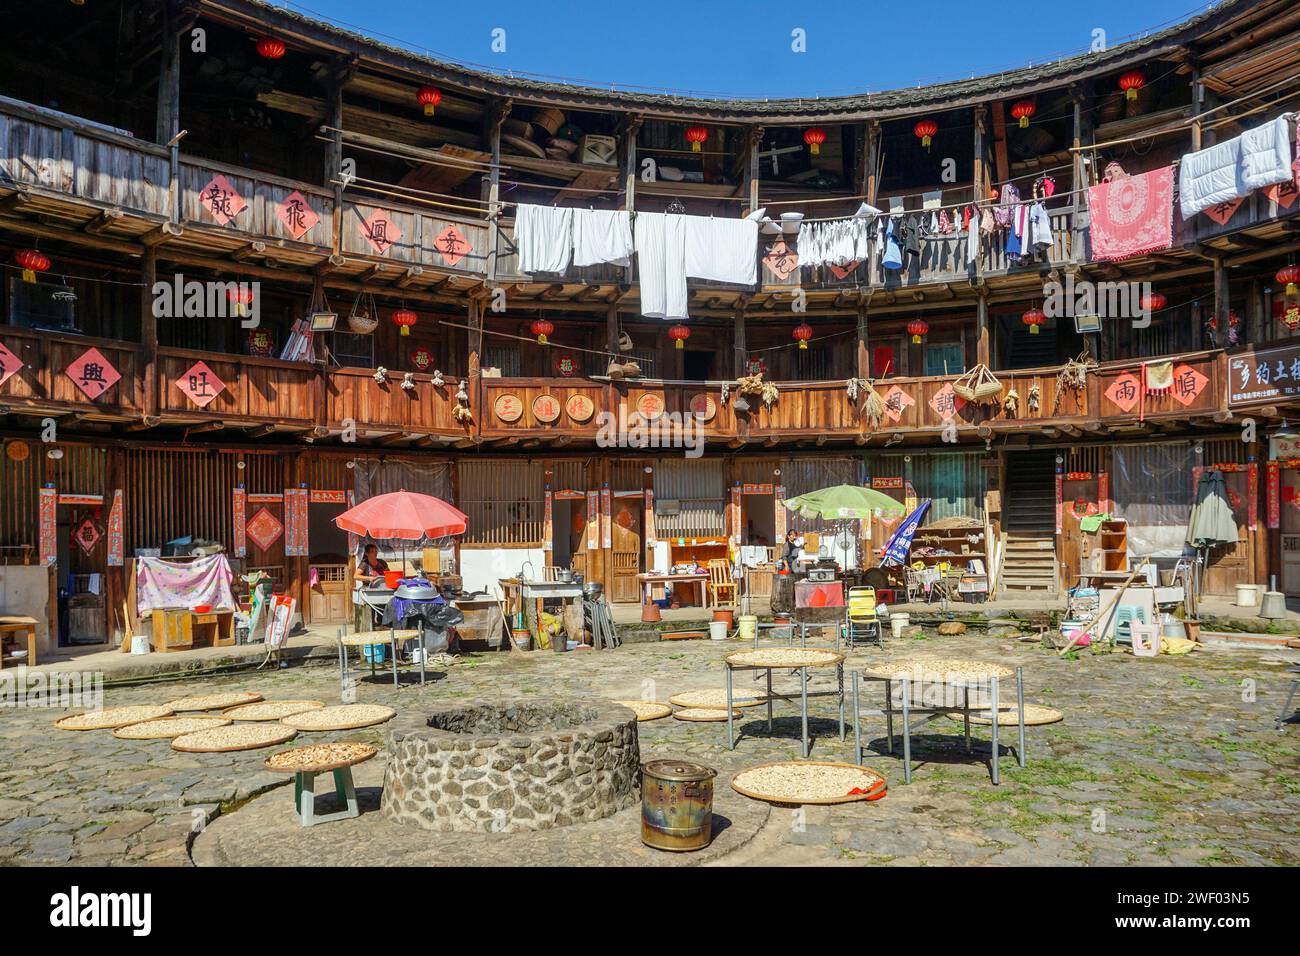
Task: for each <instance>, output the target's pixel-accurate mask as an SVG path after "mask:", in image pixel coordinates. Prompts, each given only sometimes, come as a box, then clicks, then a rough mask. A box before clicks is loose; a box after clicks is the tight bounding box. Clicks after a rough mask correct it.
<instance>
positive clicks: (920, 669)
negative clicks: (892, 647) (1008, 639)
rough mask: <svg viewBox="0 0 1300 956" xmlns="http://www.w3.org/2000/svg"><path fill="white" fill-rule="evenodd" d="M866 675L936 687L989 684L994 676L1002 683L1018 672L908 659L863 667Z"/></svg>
mask: <svg viewBox="0 0 1300 956" xmlns="http://www.w3.org/2000/svg"><path fill="white" fill-rule="evenodd" d="M862 673H863V674H865V675H867V676H868V677H876V678H880V679H883V680H910V681H913V682H915V683H933V684H957V683H968V682H973V681H986V680H989V679H990V678H993V677H996V678H998V679H999V680H1001V679H1003V678H1006V677H1012V676H1014V675H1015V671H1013V670H1012V669H1011V668H1010V667H1006V666H1004V665H1002V664H990V663H988V662H986V661H972V660H963V659H960V658H952V657H940V658H935V659H933V660H926V659H924V658H917V657H905V658H901V659H899V660H896V661H880V662H878V663H875V664H869V665H867V666H866V667H864V668H862Z"/></svg>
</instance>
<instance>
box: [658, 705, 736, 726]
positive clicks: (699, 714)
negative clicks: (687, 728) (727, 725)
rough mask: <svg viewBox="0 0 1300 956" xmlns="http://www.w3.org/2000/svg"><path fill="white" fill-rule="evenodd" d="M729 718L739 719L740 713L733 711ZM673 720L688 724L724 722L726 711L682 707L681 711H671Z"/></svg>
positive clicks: (710, 708) (724, 709)
mask: <svg viewBox="0 0 1300 956" xmlns="http://www.w3.org/2000/svg"><path fill="white" fill-rule="evenodd" d="M731 716H732V718H736V717H739V716H740V711H738V710H733V711H732V712H731ZM673 719H674V720H685V721H687V722H688V723H700V724H706V723H711V722H713V721H716V720H726V719H727V711H726V708H723V709H722V710H716V709H714V708H712V707H684V708H682V709H681V710H675V711H673Z"/></svg>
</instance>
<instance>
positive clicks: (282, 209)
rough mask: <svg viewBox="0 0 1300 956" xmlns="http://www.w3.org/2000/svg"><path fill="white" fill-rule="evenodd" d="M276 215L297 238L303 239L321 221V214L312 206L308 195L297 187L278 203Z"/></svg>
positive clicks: (290, 233)
mask: <svg viewBox="0 0 1300 956" xmlns="http://www.w3.org/2000/svg"><path fill="white" fill-rule="evenodd" d="M275 215H276V216H277V217H278V218H279V220H280V224H281V225H283V226H284V228H285V229H286V230H288V232H289V235H291V236H293V237H294V238H295V239H301V238H302V237H303V236H305V235H306V234H307V233H309V232H311V230H312V229H314V228H315V227H316V223H318V222H320V216H319V215H317V213H316V210H314V209H312V208H311V203H309V202H308V201H307V197H306V196H304V195H303V194H302V193H300V192H298V190H296V189H295V190H294V191H293V192H291V193H289V195H287V196H285V197H284V198H283V199H281V200H280V201H279V202H278V203H276V205H275Z"/></svg>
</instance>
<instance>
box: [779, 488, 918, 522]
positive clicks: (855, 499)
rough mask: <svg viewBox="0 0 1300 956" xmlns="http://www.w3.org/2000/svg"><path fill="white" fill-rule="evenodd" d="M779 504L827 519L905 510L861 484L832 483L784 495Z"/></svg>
mask: <svg viewBox="0 0 1300 956" xmlns="http://www.w3.org/2000/svg"><path fill="white" fill-rule="evenodd" d="M781 504H783V505H785V506H786V507H787V508H789V509H790V510H791V511H795V512H798V513H799V514H801V515H802V516H803V517H805V518H822V519H824V520H826V521H852V520H853V519H854V518H870V517H871V516H872V515H874V514H875V513H876V511H878V510H879V511H880V512H882V513H885V514H902V513H903V512H904V511H906V510H907V507H906V506H905V505H903V504H902V503H901V502H898V501H895V500H894V499H893V498H891V497H889V495H885V494H881V493H880V492H879V491H873V490H871V489H870V488H864V487H862V486H861V485H832V486H831V487H829V488H821V489H819V490H817V491H810V492H808V494H806V495H799V496H798V497H797V498H786V499H785V500H784V501H782V502H781Z"/></svg>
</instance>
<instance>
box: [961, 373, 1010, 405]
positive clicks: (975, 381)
mask: <svg viewBox="0 0 1300 956" xmlns="http://www.w3.org/2000/svg"><path fill="white" fill-rule="evenodd" d="M952 390H953V391H954V392H956V393H957V394H958V395H960V396H961V397H962V398H964V399H966V401H968V402H976V403H978V404H981V405H983V404H989V403H991V402H993V401H994V400H995V399H996V398H997V397H998V396H999V395H1001V394H1002V383H1001V382H999V381H998V380H997V376H995V375H994V374H993V372H992V371H991V370H990V369H989V367H988V366H987V365H976V366H975V367H974V368H973V369H971V370H970V371H969V372H967V373H966V374H965V375H963V376H962V377H961V378H959V379H957V381H955V382H953V383H952Z"/></svg>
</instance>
